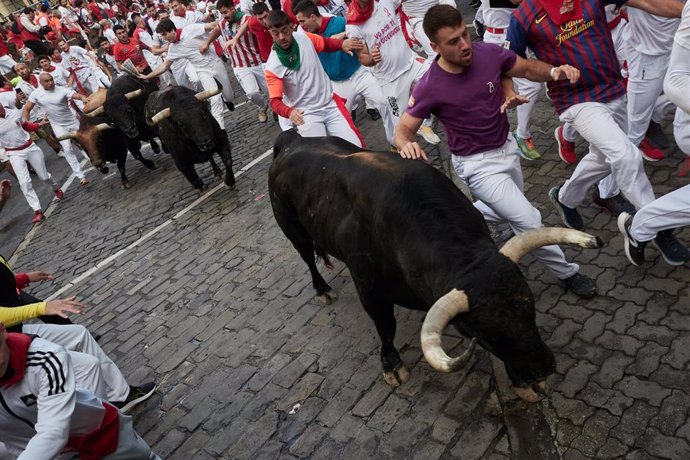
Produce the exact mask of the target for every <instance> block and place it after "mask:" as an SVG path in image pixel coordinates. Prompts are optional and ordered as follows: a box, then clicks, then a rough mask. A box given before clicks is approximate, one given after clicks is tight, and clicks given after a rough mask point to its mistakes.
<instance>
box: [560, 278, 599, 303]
mask: <svg viewBox="0 0 690 460" xmlns="http://www.w3.org/2000/svg"><path fill="white" fill-rule="evenodd" d="M561 282H562V283H563V284H565V285H566V287H567V288H568V289H570V290H571V291H572V292H573V294H575V295H576V296H578V297H580V298H583V299H589V298H591V297H594V295H595V294H596V293H597V287H596V285H595V284H594V280H593V279H592V278H590V277H588V276H585V275H581V274H579V273H575V274H574V275H573V276H571V277H570V278H566V279H564V280H561Z"/></svg>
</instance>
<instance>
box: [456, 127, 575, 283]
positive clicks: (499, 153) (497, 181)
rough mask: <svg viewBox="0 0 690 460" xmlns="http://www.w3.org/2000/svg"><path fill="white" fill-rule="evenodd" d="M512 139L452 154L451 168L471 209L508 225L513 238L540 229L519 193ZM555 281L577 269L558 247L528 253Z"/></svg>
mask: <svg viewBox="0 0 690 460" xmlns="http://www.w3.org/2000/svg"><path fill="white" fill-rule="evenodd" d="M517 150H518V146H517V142H516V141H515V139H514V138H513V136H512V135H511V136H509V137H508V140H507V141H506V143H505V144H503V146H502V147H499V148H497V149H494V150H489V151H486V152H483V153H475V154H474V155H469V156H466V157H462V156H458V155H453V169H455V172H456V173H457V174H458V176H460V178H461V179H462V180H463V181H465V183H466V184H467V186H468V187H469V189H470V191H471V192H472V195H473V196H474V198H476V199H477V201H476V202H475V204H474V205H475V207H476V208H477V209H479V211H481V213H482V214H483V215H484V218H485V219H486V220H487V221H489V222H508V224H509V225H510V228H511V229H512V230H513V232H514V233H515V234H516V235H517V234H520V233H523V232H526V231H527V230H530V229H533V228H541V227H543V224H542V222H541V214H540V213H539V211H538V210H537V208H535V207H534V206H532V203H530V202H529V201H528V200H527V198H526V197H525V195H524V194H523V185H524V183H523V177H522V168H521V167H520V156H519V155H518V153H517ZM532 254H533V255H534V256H535V257H536V258H538V259H539V260H540V261H541V262H542V263H543V264H544V265H546V267H547V268H548V269H549V270H550V271H551V272H552V273H553V274H554V275H555V276H556V277H557V278H558V279H565V278H569V277H571V276H573V275H574V274H576V273H577V272H578V271H579V269H580V267H579V266H578V265H577V264H575V263H570V262H567V261H566V260H565V255H564V254H563V251H562V250H561V248H560V247H558V246H555V245H554V246H545V247H543V248H540V249H537V250H535V251H533V252H532Z"/></svg>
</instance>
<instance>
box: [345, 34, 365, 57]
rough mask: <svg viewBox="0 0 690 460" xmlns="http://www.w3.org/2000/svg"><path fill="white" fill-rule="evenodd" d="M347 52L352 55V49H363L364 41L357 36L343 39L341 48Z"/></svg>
mask: <svg viewBox="0 0 690 460" xmlns="http://www.w3.org/2000/svg"><path fill="white" fill-rule="evenodd" d="M341 49H342V50H343V51H345V52H346V53H347V54H349V55H352V52H353V51H359V50H363V49H364V42H363V41H362V40H360V39H359V38H348V39H346V40H343V46H342V48H341Z"/></svg>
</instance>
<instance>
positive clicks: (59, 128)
mask: <svg viewBox="0 0 690 460" xmlns="http://www.w3.org/2000/svg"><path fill="white" fill-rule="evenodd" d="M50 126H51V128H53V132H54V133H55V137H60V136H62V135H63V134H67V133H69V132H70V131H77V130H79V123H78V122H77V121H76V120H75V121H74V123H71V124H68V125H60V124H57V123H53V122H52V121H51V122H50ZM60 146H61V147H62V151H63V152H64V154H65V160H67V163H68V164H69V167H70V168H72V172H74V175H75V176H77V177H78V178H79V179H83V178H84V172H83V171H82V170H81V165H80V164H79V160H78V159H77V155H75V152H74V149H75V146H74V144H73V143H72V139H66V140H64V141H60ZM79 150H80V151H81V149H79ZM82 154H83V152H82Z"/></svg>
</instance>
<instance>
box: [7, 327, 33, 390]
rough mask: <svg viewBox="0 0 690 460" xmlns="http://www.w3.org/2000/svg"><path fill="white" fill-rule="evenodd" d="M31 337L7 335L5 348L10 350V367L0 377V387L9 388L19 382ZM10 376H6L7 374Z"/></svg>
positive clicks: (11, 333) (24, 367)
mask: <svg viewBox="0 0 690 460" xmlns="http://www.w3.org/2000/svg"><path fill="white" fill-rule="evenodd" d="M31 340H33V336H30V335H26V334H17V333H14V332H9V333H8V334H7V340H6V342H5V343H7V348H8V349H9V350H10V366H9V368H7V373H6V374H5V375H3V376H2V377H0V386H2V387H3V388H9V387H11V386H12V385H14V384H16V383H18V382H21V380H22V379H23V378H24V374H25V373H26V354H27V353H28V352H29V346H30V345H31ZM10 371H11V374H12V375H9V376H8V375H7V374H10Z"/></svg>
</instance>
